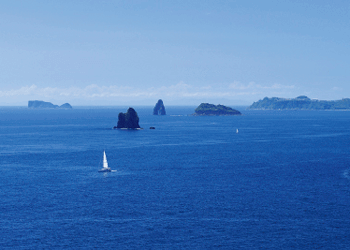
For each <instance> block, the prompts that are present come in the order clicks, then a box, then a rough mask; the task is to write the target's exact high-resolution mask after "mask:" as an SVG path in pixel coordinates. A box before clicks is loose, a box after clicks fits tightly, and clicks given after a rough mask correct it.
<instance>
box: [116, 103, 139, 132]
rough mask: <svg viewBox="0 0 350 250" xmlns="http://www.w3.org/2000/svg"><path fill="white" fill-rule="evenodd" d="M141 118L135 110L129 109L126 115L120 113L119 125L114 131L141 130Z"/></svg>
mask: <svg viewBox="0 0 350 250" xmlns="http://www.w3.org/2000/svg"><path fill="white" fill-rule="evenodd" d="M139 128H140V125H139V117H138V115H137V113H136V111H135V109H133V108H129V109H128V111H127V112H126V113H123V112H120V113H119V115H118V124H117V126H115V127H114V129H139Z"/></svg>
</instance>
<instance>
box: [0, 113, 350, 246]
mask: <svg viewBox="0 0 350 250" xmlns="http://www.w3.org/2000/svg"><path fill="white" fill-rule="evenodd" d="M127 108H128V107H104V108H103V107H99V108H97V107H91V108H89V107H80V108H79V107H77V108H74V109H72V110H35V109H27V108H24V107H2V108H0V164H1V167H0V201H1V203H0V249H350V112H348V111H343V112H341V111H251V110H245V108H244V107H236V108H237V109H238V110H240V111H241V112H242V113H243V115H242V116H220V117H212V116H209V117H204V116H189V114H192V113H193V112H194V109H195V107H167V115H166V116H153V115H152V108H153V107H134V108H135V110H136V112H137V113H138V115H139V118H140V126H141V127H143V128H144V129H143V130H137V131H136V130H113V129H112V127H113V126H115V125H116V124H117V117H118V114H119V112H126V110H127ZM151 126H154V127H155V128H156V129H154V130H151V129H149V127H151ZM237 129H238V133H237V131H236V130H237ZM104 150H105V151H106V154H107V159H108V163H109V166H110V167H111V168H112V169H113V170H115V171H113V172H109V173H100V172H98V170H99V169H100V168H101V167H102V165H101V163H102V156H103V151H104Z"/></svg>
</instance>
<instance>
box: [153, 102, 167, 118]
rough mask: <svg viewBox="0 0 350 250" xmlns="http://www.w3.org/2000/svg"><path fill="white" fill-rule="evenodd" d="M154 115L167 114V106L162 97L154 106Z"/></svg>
mask: <svg viewBox="0 0 350 250" xmlns="http://www.w3.org/2000/svg"><path fill="white" fill-rule="evenodd" d="M153 115H166V112H165V107H164V103H163V101H162V99H159V100H158V102H157V103H156V106H154V108H153Z"/></svg>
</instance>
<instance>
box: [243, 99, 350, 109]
mask: <svg viewBox="0 0 350 250" xmlns="http://www.w3.org/2000/svg"><path fill="white" fill-rule="evenodd" d="M248 109H260V110H337V109H350V99H349V98H344V99H342V100H335V101H324V100H315V99H310V98H309V97H307V96H304V95H302V96H298V97H296V98H291V99H288V98H279V97H272V98H268V97H265V98H264V99H262V100H259V101H257V102H254V103H253V104H252V105H251V106H249V107H248Z"/></svg>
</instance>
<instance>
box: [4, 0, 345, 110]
mask: <svg viewBox="0 0 350 250" xmlns="http://www.w3.org/2000/svg"><path fill="white" fill-rule="evenodd" d="M349 11H350V4H349V2H348V1H342V0H336V1H326V0H317V1H316V0H310V1H307V2H306V1H299V0H296V1H289V0H283V1H277V0H269V1H257V0H255V1H253V0H251V1H196V0H195V1H190V2H188V1H172V2H168V1H113V0H103V1H91V0H86V1H83V0H74V1H57V2H56V1H44V0H33V1H19V0H18V1H17V0H14V1H2V3H1V9H0V13H1V20H2V22H1V23H0V32H1V37H2V39H0V55H1V56H0V58H1V59H0V66H1V69H2V72H1V74H0V106H11V105H14V106H26V105H27V103H28V100H44V101H49V102H52V103H55V104H63V103H65V102H68V103H70V104H71V105H73V106H79V105H81V106H83V105H101V106H103V105H108V106H113V105H154V104H155V103H156V102H157V100H158V99H163V101H164V103H165V105H198V104H199V103H201V102H211V103H214V104H219V103H220V104H224V105H250V104H252V103H253V102H254V101H258V100H259V99H262V98H264V97H265V96H268V97H273V96H276V97H285V98H294V97H297V96H300V95H307V96H308V97H310V98H316V99H322V100H337V99H342V98H347V97H350V84H349V82H350V81H349V80H350V72H349V70H348V69H349V66H350V63H349V58H348V55H349V54H350V53H349V46H348V41H349V38H350V34H349V28H348V27H349V26H350V20H349V18H348V13H349Z"/></svg>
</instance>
